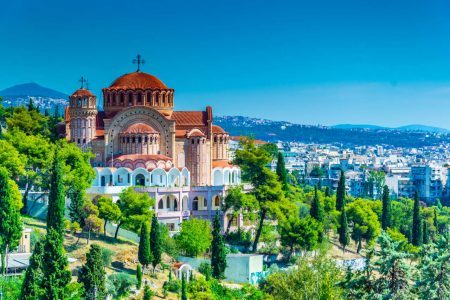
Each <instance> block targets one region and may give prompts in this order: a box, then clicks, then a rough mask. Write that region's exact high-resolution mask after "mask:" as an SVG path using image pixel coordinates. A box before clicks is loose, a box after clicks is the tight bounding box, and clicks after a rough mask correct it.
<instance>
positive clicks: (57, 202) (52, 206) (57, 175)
mask: <svg viewBox="0 0 450 300" xmlns="http://www.w3.org/2000/svg"><path fill="white" fill-rule="evenodd" d="M64 209H65V196H64V186H63V173H62V165H61V162H60V159H59V157H58V151H57V150H56V151H55V157H54V159H53V168H52V173H51V176H50V191H49V195H48V212H47V229H55V230H56V232H57V233H58V234H60V235H61V237H62V236H63V234H64Z"/></svg>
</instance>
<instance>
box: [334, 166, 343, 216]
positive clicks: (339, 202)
mask: <svg viewBox="0 0 450 300" xmlns="http://www.w3.org/2000/svg"><path fill="white" fill-rule="evenodd" d="M344 207H345V174H344V171H343V170H341V177H340V178H339V183H338V187H337V191H336V210H338V211H341V210H342V209H343V208H344Z"/></svg>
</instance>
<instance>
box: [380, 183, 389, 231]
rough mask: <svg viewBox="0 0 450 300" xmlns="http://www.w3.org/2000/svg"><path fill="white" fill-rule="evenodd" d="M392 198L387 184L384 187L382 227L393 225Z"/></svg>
mask: <svg viewBox="0 0 450 300" xmlns="http://www.w3.org/2000/svg"><path fill="white" fill-rule="evenodd" d="M391 219H392V213H391V199H390V197H389V188H388V186H387V185H385V186H384V187H383V208H382V213H381V228H383V230H386V229H387V228H388V227H390V226H391Z"/></svg>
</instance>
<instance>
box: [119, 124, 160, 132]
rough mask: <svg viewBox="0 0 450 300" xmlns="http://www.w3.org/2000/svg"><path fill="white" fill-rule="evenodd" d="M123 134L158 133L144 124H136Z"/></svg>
mask: <svg viewBox="0 0 450 300" xmlns="http://www.w3.org/2000/svg"><path fill="white" fill-rule="evenodd" d="M121 133H122V134H136V133H146V134H148V133H158V132H157V131H156V130H155V129H153V128H152V127H151V126H149V125H147V124H144V123H135V124H132V125H130V126H128V128H127V129H125V130H124V131H122V132H121Z"/></svg>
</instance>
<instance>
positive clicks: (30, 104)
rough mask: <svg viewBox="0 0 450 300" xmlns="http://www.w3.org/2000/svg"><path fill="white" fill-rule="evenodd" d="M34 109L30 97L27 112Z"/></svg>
mask: <svg viewBox="0 0 450 300" xmlns="http://www.w3.org/2000/svg"><path fill="white" fill-rule="evenodd" d="M35 109H36V107H35V106H34V102H33V99H31V97H30V98H28V111H33V110H35Z"/></svg>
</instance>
